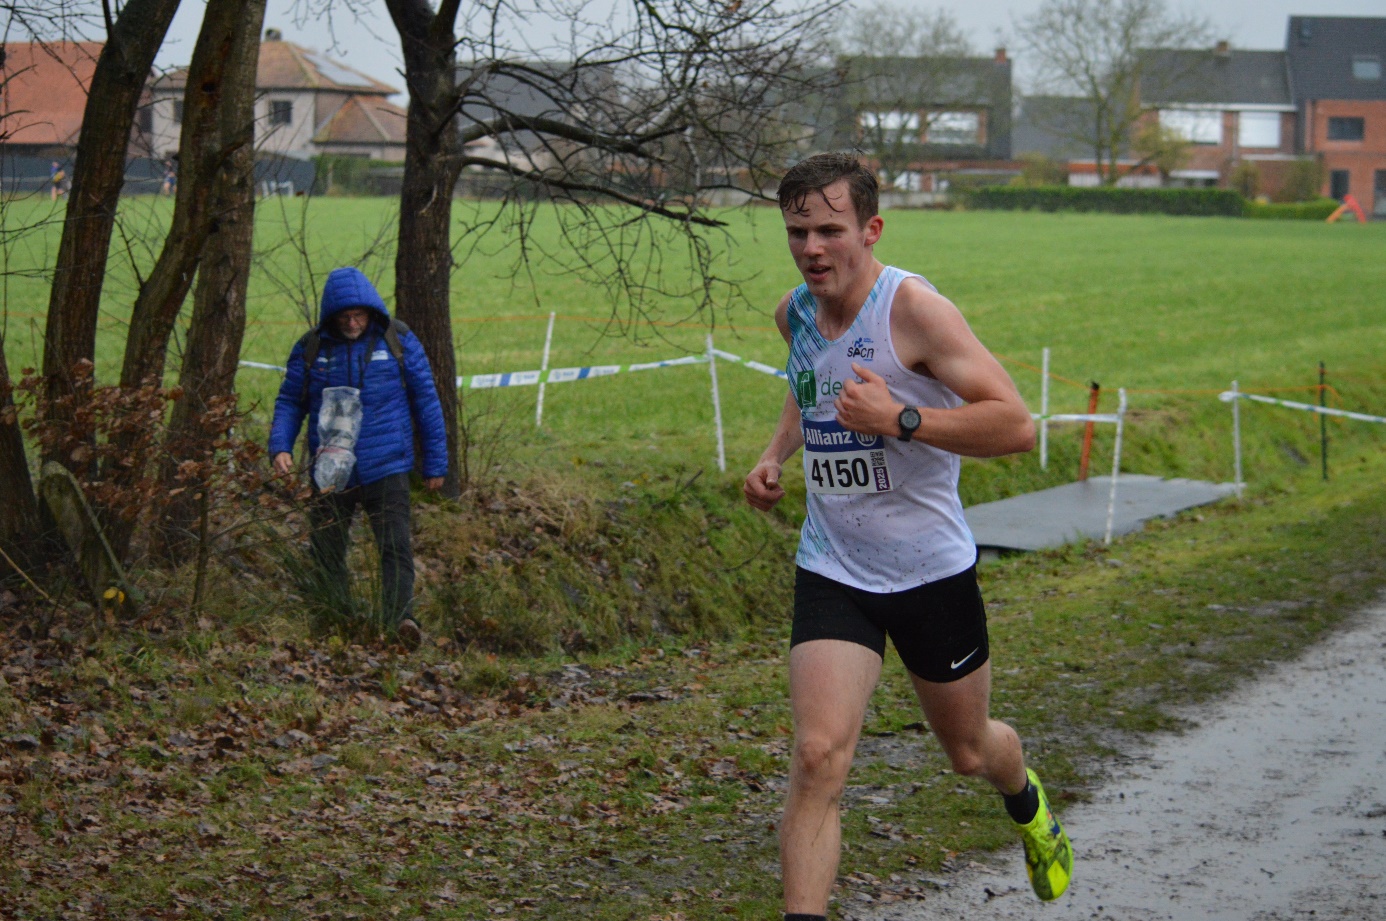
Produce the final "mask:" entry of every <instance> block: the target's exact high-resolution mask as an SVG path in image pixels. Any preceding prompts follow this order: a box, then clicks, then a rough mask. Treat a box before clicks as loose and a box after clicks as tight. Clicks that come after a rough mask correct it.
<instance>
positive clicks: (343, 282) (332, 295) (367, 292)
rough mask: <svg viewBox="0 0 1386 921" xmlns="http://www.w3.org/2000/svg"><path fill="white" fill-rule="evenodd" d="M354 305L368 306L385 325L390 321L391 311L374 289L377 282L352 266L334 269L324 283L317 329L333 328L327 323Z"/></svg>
mask: <svg viewBox="0 0 1386 921" xmlns="http://www.w3.org/2000/svg"><path fill="white" fill-rule="evenodd" d="M352 307H365V308H366V309H367V310H371V311H373V312H375V313H376V314H377V315H378V316H377V320H378V321H379V322H381V323H383V324H385V325H389V323H390V311H389V308H387V307H386V306H385V301H384V300H383V299H382V298H381V297H380V294H379V292H377V291H376V290H375V285H372V284H371V283H370V279H368V278H366V276H365V275H364V274H362V272H361V270H360V269H358V268H355V267H353V266H347V267H346V268H342V269H333V270H332V273H331V274H330V275H328V276H327V283H326V284H324V285H323V286H322V307H321V308H320V309H319V311H318V329H319V330H321V331H322V332H332V328H331V326H330V324H329V323H328V321H329V320H331V319H332V317H334V316H336V315H337V314H338V313H340V312H341V311H343V310H347V309H349V308H352Z"/></svg>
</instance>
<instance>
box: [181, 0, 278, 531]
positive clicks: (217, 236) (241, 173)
mask: <svg viewBox="0 0 1386 921" xmlns="http://www.w3.org/2000/svg"><path fill="white" fill-rule="evenodd" d="M234 7H236V9H233V11H232V15H230V16H228V17H226V18H225V19H224V20H222V21H221V23H222V24H221V26H220V28H221V29H223V30H224V31H225V33H226V36H227V39H228V40H227V42H226V44H225V45H224V49H225V50H224V54H225V56H226V63H225V68H224V86H223V89H222V93H221V99H220V101H219V105H218V106H217V108H216V112H215V118H216V127H215V128H214V129H213V133H214V134H215V135H216V136H217V137H218V138H219V139H220V143H221V145H222V146H223V147H224V148H225V149H226V150H227V153H226V156H225V157H224V159H222V160H221V162H220V163H219V165H218V167H217V169H216V171H215V173H214V174H213V175H211V176H209V177H205V178H206V179H207V180H208V185H209V187H210V188H209V189H208V192H207V195H208V198H209V199H210V203H209V205H208V208H207V212H208V214H209V215H211V217H212V223H211V226H210V227H209V228H208V231H207V236H206V241H205V243H204V244H203V246H202V253H201V261H200V264H199V268H198V275H197V287H196V290H195V292H194V295H193V311H192V321H191V324H190V326H189V328H188V335H187V339H186V342H185V345H184V351H183V366H182V371H181V373H180V375H179V379H178V386H179V389H180V390H181V391H182V396H181V397H179V399H178V400H177V401H176V402H175V403H174V406H173V414H172V418H171V419H170V420H169V443H170V446H177V445H192V444H202V445H204V446H205V445H207V444H208V443H209V442H211V441H212V440H213V436H212V435H211V434H210V433H208V432H205V431H201V430H200V425H201V420H203V419H204V417H205V415H206V413H207V411H208V408H209V406H210V405H211V403H212V401H213V400H215V399H216V398H218V397H230V396H232V394H233V392H234V389H235V381H236V369H237V364H238V362H239V361H240V357H241V342H242V340H243V338H244V336H245V321H246V289H247V285H248V282H249V279H250V261H251V252H252V246H253V239H252V237H253V232H254V229H255V152H254V144H253V141H254V136H255V77H256V65H257V62H258V61H259V57H260V28H261V26H262V25H263V24H264V18H265V0H240V2H238V3H236V4H235V5H234ZM207 16H208V21H209V22H211V21H213V20H212V4H208V12H207ZM187 108H188V106H187V103H186V102H185V104H184V111H185V112H186V111H187ZM192 179H193V181H197V179H198V177H196V176H194V177H192ZM190 459H193V458H188V457H183V456H180V455H179V454H178V453H176V452H175V451H174V450H172V449H170V450H169V452H168V453H167V455H166V457H165V461H164V481H165V482H166V483H168V484H169V486H170V487H172V486H173V484H174V481H175V479H176V476H177V471H178V465H179V463H180V462H182V461H184V460H190ZM180 498H181V499H182V501H176V500H175V501H174V502H171V503H170V505H169V507H168V509H167V511H166V512H165V517H164V520H163V522H162V523H161V528H160V531H161V543H162V544H163V548H164V551H165V552H166V553H169V552H176V551H177V550H179V549H181V548H182V547H184V546H186V543H187V538H188V537H190V536H191V529H192V524H193V520H194V517H195V516H196V514H197V505H196V503H195V502H194V497H193V495H192V494H191V492H189V493H187V494H186V495H185V496H181V495H180Z"/></svg>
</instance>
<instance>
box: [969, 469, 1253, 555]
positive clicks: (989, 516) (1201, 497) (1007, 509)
mask: <svg viewBox="0 0 1386 921" xmlns="http://www.w3.org/2000/svg"><path fill="white" fill-rule="evenodd" d="M1111 488H1112V478H1111V477H1110V476H1095V477H1090V478H1089V479H1087V480H1086V481H1084V482H1081V483H1069V484H1067V485H1065V486H1055V487H1053V488H1052V489H1042V490H1040V491H1039V492H1032V493H1025V494H1024V495H1021V496H1012V497H1011V498H1009V499H1001V500H999V501H996V502H984V503H982V504H981V505H974V506H972V507H971V508H968V509H965V510H964V512H963V514H964V515H965V516H966V517H967V526H968V527H969V528H971V529H972V536H973V537H974V538H975V539H976V541H977V547H978V549H979V550H982V551H987V550H993V551H995V550H1031V551H1033V550H1043V549H1045V548H1047V547H1059V546H1062V545H1063V544H1067V543H1072V542H1074V541H1078V540H1082V539H1084V538H1090V539H1094V540H1102V538H1103V537H1104V536H1105V535H1106V533H1107V501H1108V497H1109V495H1110V493H1111ZM1236 491H1237V488H1236V486H1235V485H1233V484H1232V483H1205V482H1203V481H1201V480H1184V479H1173V480H1166V479H1163V478H1161V477H1157V476H1143V475H1140V474H1134V473H1128V474H1123V475H1122V476H1121V477H1119V478H1118V479H1117V493H1116V510H1115V513H1114V515H1113V518H1112V536H1113V537H1115V536H1117V535H1120V534H1129V533H1130V532H1132V531H1138V530H1140V529H1141V528H1142V527H1143V526H1144V525H1145V523H1146V522H1147V521H1149V520H1150V519H1152V518H1167V517H1169V516H1171V515H1175V514H1177V513H1179V512H1182V511H1184V510H1186V509H1191V508H1196V507H1197V506H1200V505H1208V504H1209V503H1212V502H1216V501H1218V500H1219V499H1222V498H1225V497H1226V496H1230V495H1233V494H1235V493H1236Z"/></svg>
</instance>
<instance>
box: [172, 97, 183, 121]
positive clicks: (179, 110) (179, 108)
mask: <svg viewBox="0 0 1386 921" xmlns="http://www.w3.org/2000/svg"><path fill="white" fill-rule="evenodd" d="M173 123H174V124H175V125H181V124H183V100H181V99H175V100H173Z"/></svg>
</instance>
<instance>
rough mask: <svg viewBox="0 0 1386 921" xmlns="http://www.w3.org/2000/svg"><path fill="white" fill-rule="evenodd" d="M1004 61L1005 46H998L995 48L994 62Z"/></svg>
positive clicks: (1005, 59)
mask: <svg viewBox="0 0 1386 921" xmlns="http://www.w3.org/2000/svg"><path fill="white" fill-rule="evenodd" d="M1006 61H1007V58H1006V48H1005V46H1004V45H1003V46H1001V47H1000V48H997V49H996V63H998V64H1004V63H1006Z"/></svg>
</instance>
